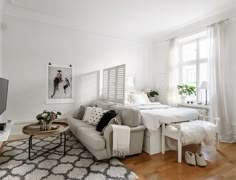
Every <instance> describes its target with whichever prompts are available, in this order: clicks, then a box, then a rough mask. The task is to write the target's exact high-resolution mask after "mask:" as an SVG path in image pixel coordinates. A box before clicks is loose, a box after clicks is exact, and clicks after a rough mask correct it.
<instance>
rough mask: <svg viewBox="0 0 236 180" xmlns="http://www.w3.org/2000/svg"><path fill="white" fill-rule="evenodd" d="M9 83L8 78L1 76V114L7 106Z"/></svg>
mask: <svg viewBox="0 0 236 180" xmlns="http://www.w3.org/2000/svg"><path fill="white" fill-rule="evenodd" d="M8 83H9V81H8V80H7V79H3V78H0V115H1V114H2V113H3V112H4V111H5V110H6V107H7V94H8Z"/></svg>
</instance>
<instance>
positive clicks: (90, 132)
mask: <svg viewBox="0 0 236 180" xmlns="http://www.w3.org/2000/svg"><path fill="white" fill-rule="evenodd" d="M95 128H96V127H95V126H91V125H89V126H80V127H78V129H77V135H78V137H79V139H80V141H82V142H83V143H84V144H86V145H87V146H89V147H91V148H93V149H94V150H101V149H105V146H106V143H105V139H104V137H103V136H102V135H101V133H100V132H98V131H96V129H95Z"/></svg>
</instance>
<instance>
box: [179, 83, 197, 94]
mask: <svg viewBox="0 0 236 180" xmlns="http://www.w3.org/2000/svg"><path fill="white" fill-rule="evenodd" d="M177 89H178V93H179V95H185V96H191V95H193V94H194V95H196V87H194V86H191V85H188V84H179V85H178V86H177Z"/></svg>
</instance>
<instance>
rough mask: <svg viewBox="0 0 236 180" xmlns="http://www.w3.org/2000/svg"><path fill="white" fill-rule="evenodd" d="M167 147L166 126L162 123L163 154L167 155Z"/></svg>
mask: <svg viewBox="0 0 236 180" xmlns="http://www.w3.org/2000/svg"><path fill="white" fill-rule="evenodd" d="M165 146H166V142H165V124H164V123H162V132H161V149H162V154H165V151H166V150H165Z"/></svg>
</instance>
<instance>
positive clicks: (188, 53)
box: [182, 41, 197, 62]
mask: <svg viewBox="0 0 236 180" xmlns="http://www.w3.org/2000/svg"><path fill="white" fill-rule="evenodd" d="M196 49H197V44H196V41H194V42H192V43H188V44H184V45H183V47H182V55H183V61H184V62H186V61H192V60H196V58H197V53H196V52H197V51H196Z"/></svg>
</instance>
